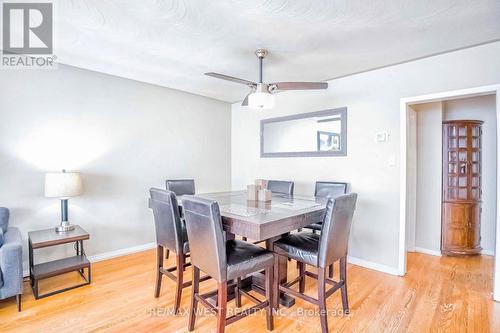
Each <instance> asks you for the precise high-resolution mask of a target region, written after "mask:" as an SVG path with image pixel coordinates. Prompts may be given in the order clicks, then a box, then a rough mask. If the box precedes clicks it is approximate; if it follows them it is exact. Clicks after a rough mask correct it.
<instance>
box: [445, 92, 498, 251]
mask: <svg viewBox="0 0 500 333" xmlns="http://www.w3.org/2000/svg"><path fill="white" fill-rule="evenodd" d="M443 105H444V108H443V111H444V116H443V118H444V120H457V119H474V120H482V121H484V124H483V136H482V140H483V142H482V170H481V172H482V190H483V196H482V205H481V207H482V214H481V246H482V247H483V253H487V254H493V253H494V249H495V225H496V214H497V211H496V209H497V207H496V202H497V187H496V183H497V165H496V164H497V125H496V124H497V117H496V98H495V95H488V96H478V97H471V98H463V99H456V100H451V101H446V102H444V103H443Z"/></svg>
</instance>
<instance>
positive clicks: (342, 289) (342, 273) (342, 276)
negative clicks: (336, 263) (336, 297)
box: [340, 257, 349, 314]
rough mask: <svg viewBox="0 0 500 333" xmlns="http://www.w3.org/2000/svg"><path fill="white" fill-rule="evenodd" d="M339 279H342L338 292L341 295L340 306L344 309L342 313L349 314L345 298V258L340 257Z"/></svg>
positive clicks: (347, 302)
mask: <svg viewBox="0 0 500 333" xmlns="http://www.w3.org/2000/svg"><path fill="white" fill-rule="evenodd" d="M340 281H342V287H340V293H341V295H342V308H343V309H344V314H349V301H348V299H347V258H346V257H342V258H340Z"/></svg>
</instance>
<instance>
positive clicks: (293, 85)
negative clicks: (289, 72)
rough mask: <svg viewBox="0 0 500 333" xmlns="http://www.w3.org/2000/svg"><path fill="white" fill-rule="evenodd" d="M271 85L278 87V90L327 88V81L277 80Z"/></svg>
mask: <svg viewBox="0 0 500 333" xmlns="http://www.w3.org/2000/svg"><path fill="white" fill-rule="evenodd" d="M269 86H272V87H276V88H275V89H276V90H310V89H327V88H328V83H326V82H275V83H270V84H269Z"/></svg>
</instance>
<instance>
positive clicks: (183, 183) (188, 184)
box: [165, 179, 195, 259]
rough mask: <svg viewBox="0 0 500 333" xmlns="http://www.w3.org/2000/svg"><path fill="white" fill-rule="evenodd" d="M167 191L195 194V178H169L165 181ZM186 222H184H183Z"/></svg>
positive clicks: (166, 254) (181, 215)
mask: <svg viewBox="0 0 500 333" xmlns="http://www.w3.org/2000/svg"><path fill="white" fill-rule="evenodd" d="M165 185H166V189H167V191H172V192H174V193H175V195H176V196H178V197H180V196H183V195H193V194H195V187H194V179H167V180H166V181H165ZM179 214H180V217H181V220H182V219H183V218H184V216H183V212H182V207H180V206H179ZM183 223H184V222H183ZM165 252H166V253H165V258H166V259H168V257H169V255H170V251H169V250H166V251H165Z"/></svg>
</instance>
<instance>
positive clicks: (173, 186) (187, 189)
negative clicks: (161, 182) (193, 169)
mask: <svg viewBox="0 0 500 333" xmlns="http://www.w3.org/2000/svg"><path fill="white" fill-rule="evenodd" d="M166 185H167V190H169V191H172V192H174V193H175V195H178V196H180V195H186V194H188V195H194V193H195V190H194V179H167V181H166Z"/></svg>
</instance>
